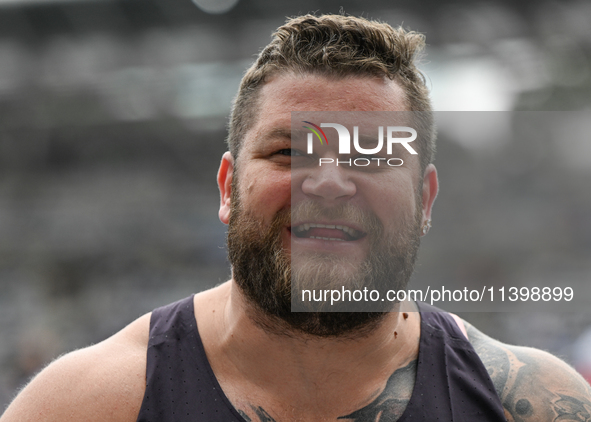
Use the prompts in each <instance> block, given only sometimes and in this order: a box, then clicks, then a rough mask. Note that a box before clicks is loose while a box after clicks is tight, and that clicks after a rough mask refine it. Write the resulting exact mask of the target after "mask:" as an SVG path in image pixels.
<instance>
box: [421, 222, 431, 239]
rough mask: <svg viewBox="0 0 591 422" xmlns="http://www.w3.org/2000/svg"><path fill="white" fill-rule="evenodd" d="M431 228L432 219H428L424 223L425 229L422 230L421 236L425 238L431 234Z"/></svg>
mask: <svg viewBox="0 0 591 422" xmlns="http://www.w3.org/2000/svg"><path fill="white" fill-rule="evenodd" d="M430 228H431V219H428V220H426V221H425V222H424V223H423V227H422V229H421V234H422V235H423V236H424V235H426V234H427V233H429V229H430Z"/></svg>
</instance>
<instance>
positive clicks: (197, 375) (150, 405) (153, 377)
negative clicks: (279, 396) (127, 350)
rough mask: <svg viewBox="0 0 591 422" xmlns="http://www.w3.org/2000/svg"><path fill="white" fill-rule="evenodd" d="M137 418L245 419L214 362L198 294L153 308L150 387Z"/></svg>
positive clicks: (162, 421) (148, 421)
mask: <svg viewBox="0 0 591 422" xmlns="http://www.w3.org/2000/svg"><path fill="white" fill-rule="evenodd" d="M137 421H138V422H184V421H187V422H189V421H190V422H217V421H219V422H245V421H244V419H243V418H242V417H241V416H240V415H239V414H238V412H237V411H236V409H234V407H233V406H232V404H231V403H230V401H229V400H228V398H227V397H226V396H225V394H224V392H223V391H222V389H221V387H220V385H219V383H218V381H217V379H216V377H215V375H214V373H213V370H212V369H211V366H210V365H209V361H208V360H207V356H206V354H205V348H204V347H203V343H202V341H201V337H200V336H199V331H198V328H197V323H196V321H195V312H194V306H193V296H190V297H187V298H185V299H182V300H180V301H178V302H174V303H171V304H170V305H167V306H164V307H161V308H158V309H156V310H154V311H153V312H152V316H151V318H150V339H149V342H148V352H147V365H146V391H145V394H144V399H143V402H142V406H141V408H140V413H139V415H138V419H137Z"/></svg>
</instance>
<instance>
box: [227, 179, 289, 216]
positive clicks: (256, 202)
mask: <svg viewBox="0 0 591 422" xmlns="http://www.w3.org/2000/svg"><path fill="white" fill-rule="evenodd" d="M244 176H245V177H244V178H243V177H242V176H241V178H240V184H239V185H240V186H239V193H240V196H241V200H242V203H243V204H244V205H247V206H248V207H249V208H251V209H255V210H257V211H258V213H260V214H268V213H273V214H275V213H276V212H277V211H279V210H280V209H283V208H288V207H289V206H290V205H291V176H290V173H289V172H280V173H277V172H270V171H268V170H267V171H252V172H250V174H245V175H244ZM244 180H248V181H247V182H245V181H244Z"/></svg>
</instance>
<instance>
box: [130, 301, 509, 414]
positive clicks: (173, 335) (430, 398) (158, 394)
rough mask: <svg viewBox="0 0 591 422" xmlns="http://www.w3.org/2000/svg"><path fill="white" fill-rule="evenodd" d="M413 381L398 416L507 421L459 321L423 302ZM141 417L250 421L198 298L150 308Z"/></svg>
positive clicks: (489, 380)
mask: <svg viewBox="0 0 591 422" xmlns="http://www.w3.org/2000/svg"><path fill="white" fill-rule="evenodd" d="M418 306H419V311H420V312H421V337H420V343H419V356H418V361H417V374H416V381H415V386H414V389H413V392H412V395H411V398H410V401H409V403H408V405H407V407H406V410H405V411H404V413H403V414H402V416H401V417H400V418H399V419H398V421H399V422H414V421H420V422H424V421H429V422H430V421H441V422H446V421H456V422H459V421H465V422H474V421H479V422H480V421H491V422H492V421H495V422H497V421H505V420H506V419H505V417H504V412H503V406H502V404H501V401H500V399H499V397H498V396H497V393H496V391H495V389H494V386H493V383H492V381H491V379H490V377H489V375H488V373H487V371H486V369H485V367H484V365H483V363H482V361H481V360H480V358H479V357H478V355H477V354H476V352H475V351H474V348H473V347H472V345H471V344H470V342H469V341H468V340H467V339H466V338H465V337H464V335H463V334H462V332H461V331H460V329H459V327H458V326H457V324H456V322H455V320H454V319H453V318H452V317H451V316H450V315H449V314H447V313H444V312H441V311H438V310H437V308H435V307H433V306H430V305H427V304H425V303H418ZM137 420H138V422H184V421H190V422H218V421H219V422H245V420H244V419H243V418H242V417H241V416H240V415H239V414H238V412H237V411H236V409H235V408H234V407H233V406H232V404H231V403H230V401H229V400H228V398H227V397H226V395H225V394H224V392H223V391H222V389H221V387H220V385H219V383H218V381H217V379H216V377H215V375H214V373H213V370H212V369H211V366H210V365H209V362H208V360H207V357H206V355H205V349H204V348H203V343H202V342H201V338H200V337H199V332H198V330H197V324H196V323H195V313H194V308H193V297H192V296H191V297H188V298H186V299H183V300H180V301H178V302H175V303H172V304H170V305H167V306H164V307H162V308H158V309H156V310H155V311H154V312H153V313H152V317H151V320H150V340H149V343H148V362H147V367H146V392H145V395H144V400H143V402H142V407H141V409H140V413H139V416H138V419H137Z"/></svg>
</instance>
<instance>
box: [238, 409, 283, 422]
mask: <svg viewBox="0 0 591 422" xmlns="http://www.w3.org/2000/svg"><path fill="white" fill-rule="evenodd" d="M250 408H251V409H252V411H253V412H254V413H255V415H256V416H257V418H258V419H256V420H255V421H253V420H252V419H251V418H250V416H248V415H247V414H246V412H245V411H244V410H240V409H238V413H239V414H240V416H242V418H243V419H244V420H245V421H246V422H276V421H275V419H273V418H272V417H271V415H269V414H268V413H267V411H266V410H265V409H263V408H262V407H261V406H258V407H255V406H250Z"/></svg>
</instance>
